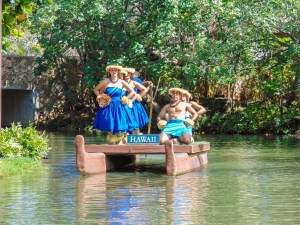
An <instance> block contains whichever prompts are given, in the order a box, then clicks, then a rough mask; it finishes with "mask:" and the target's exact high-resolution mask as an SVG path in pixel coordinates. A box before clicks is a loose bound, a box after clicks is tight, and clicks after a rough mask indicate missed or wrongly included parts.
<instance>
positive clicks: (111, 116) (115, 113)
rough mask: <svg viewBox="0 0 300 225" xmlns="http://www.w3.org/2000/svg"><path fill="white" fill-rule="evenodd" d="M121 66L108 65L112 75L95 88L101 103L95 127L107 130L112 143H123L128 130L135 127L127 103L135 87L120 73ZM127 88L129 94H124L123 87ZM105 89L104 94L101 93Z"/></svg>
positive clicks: (107, 68) (103, 130) (98, 100)
mask: <svg viewBox="0 0 300 225" xmlns="http://www.w3.org/2000/svg"><path fill="white" fill-rule="evenodd" d="M121 68H122V67H121V66H117V65H111V66H107V67H106V71H107V72H108V73H109V74H110V77H109V78H107V79H104V80H102V81H101V82H100V83H99V84H98V85H97V86H96V87H95V89H94V93H95V95H96V96H97V98H96V100H97V102H98V103H99V109H98V111H97V115H96V119H95V122H94V127H95V128H96V129H98V130H100V131H102V132H107V133H108V135H107V138H108V141H109V142H110V144H119V145H122V144H123V138H124V136H126V134H127V131H128V130H130V129H132V130H133V129H134V123H133V121H132V117H131V115H130V112H129V110H128V107H126V105H127V104H128V102H129V99H130V98H131V97H133V96H134V91H133V89H132V88H131V87H130V86H129V85H128V84H127V83H126V82H124V81H123V80H121V79H119V77H118V74H119V72H120V70H121ZM123 88H126V90H127V93H128V95H127V96H122V89H123ZM101 90H103V92H104V94H101V95H100V91H101Z"/></svg>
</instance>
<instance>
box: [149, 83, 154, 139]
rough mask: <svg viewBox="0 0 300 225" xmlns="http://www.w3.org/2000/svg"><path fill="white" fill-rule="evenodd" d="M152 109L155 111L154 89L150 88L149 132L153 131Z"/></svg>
mask: <svg viewBox="0 0 300 225" xmlns="http://www.w3.org/2000/svg"><path fill="white" fill-rule="evenodd" d="M152 111H153V91H152V89H150V109H149V123H148V134H150V133H151V123H152Z"/></svg>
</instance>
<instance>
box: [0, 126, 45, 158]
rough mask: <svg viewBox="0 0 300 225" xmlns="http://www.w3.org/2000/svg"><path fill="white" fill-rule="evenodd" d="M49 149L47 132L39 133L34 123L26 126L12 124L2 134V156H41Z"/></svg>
mask: <svg viewBox="0 0 300 225" xmlns="http://www.w3.org/2000/svg"><path fill="white" fill-rule="evenodd" d="M49 149H50V148H49V140H48V137H47V136H46V134H45V133H44V132H43V133H39V132H38V131H37V130H36V128H35V127H34V126H33V125H32V124H30V125H29V126H28V127H26V128H22V127H21V125H20V124H17V125H15V124H12V126H11V127H10V128H6V129H2V132H1V134H0V157H29V158H39V157H42V155H43V154H46V153H47V152H48V151H49Z"/></svg>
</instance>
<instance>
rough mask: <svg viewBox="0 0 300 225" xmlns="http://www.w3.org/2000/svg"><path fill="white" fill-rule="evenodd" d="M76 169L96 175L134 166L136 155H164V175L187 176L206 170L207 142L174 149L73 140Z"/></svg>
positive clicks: (167, 144)
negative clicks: (184, 174) (198, 170)
mask: <svg viewBox="0 0 300 225" xmlns="http://www.w3.org/2000/svg"><path fill="white" fill-rule="evenodd" d="M75 147H76V167H77V169H78V170H79V171H80V172H81V173H82V174H83V175H86V174H100V173H106V172H109V171H113V170H115V169H119V168H121V167H122V166H126V165H128V164H131V163H134V162H136V157H137V155H139V154H164V155H165V158H166V173H167V175H177V174H183V173H187V172H191V171H194V170H197V169H200V168H204V167H207V166H208V160H207V152H208V150H209V149H210V143H209V142H195V143H193V144H190V145H177V144H176V145H174V144H173V142H171V141H167V142H166V143H165V144H164V145H158V144H125V145H106V144H99V145H97V144H85V141H84V137H83V136H82V135H77V136H76V138H75Z"/></svg>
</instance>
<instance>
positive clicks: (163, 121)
mask: <svg viewBox="0 0 300 225" xmlns="http://www.w3.org/2000/svg"><path fill="white" fill-rule="evenodd" d="M166 124H167V121H166V120H161V121H159V122H158V123H157V127H158V129H160V130H162V129H164V127H165V126H166Z"/></svg>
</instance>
